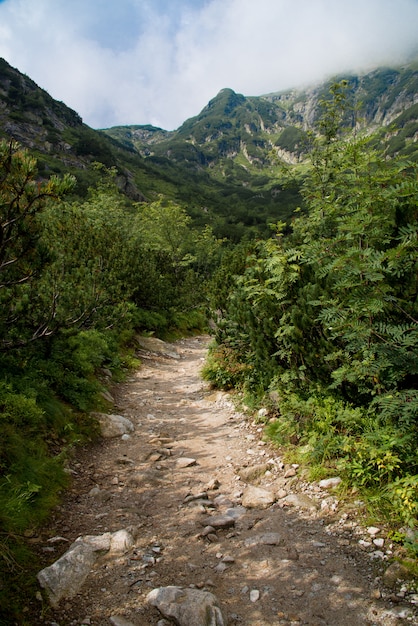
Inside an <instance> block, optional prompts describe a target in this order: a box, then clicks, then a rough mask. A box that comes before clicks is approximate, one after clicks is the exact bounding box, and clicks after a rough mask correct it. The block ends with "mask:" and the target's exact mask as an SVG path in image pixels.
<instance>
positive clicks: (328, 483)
mask: <svg viewBox="0 0 418 626" xmlns="http://www.w3.org/2000/svg"><path fill="white" fill-rule="evenodd" d="M340 482H341V478H340V477H339V476H335V477H334V478H324V480H320V481H319V486H320V487H321V489H333V488H334V487H336V486H337V485H339V484H340Z"/></svg>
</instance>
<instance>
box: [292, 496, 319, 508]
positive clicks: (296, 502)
mask: <svg viewBox="0 0 418 626" xmlns="http://www.w3.org/2000/svg"><path fill="white" fill-rule="evenodd" d="M286 504H287V505H290V506H296V507H298V508H300V509H305V510H308V511H312V510H316V509H318V503H317V502H316V501H315V500H312V498H310V497H309V496H307V495H305V494H304V493H291V494H289V495H288V496H286Z"/></svg>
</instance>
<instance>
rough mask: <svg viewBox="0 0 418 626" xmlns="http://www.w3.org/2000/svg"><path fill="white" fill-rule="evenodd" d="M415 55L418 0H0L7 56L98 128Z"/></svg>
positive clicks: (175, 117) (177, 116)
mask: <svg viewBox="0 0 418 626" xmlns="http://www.w3.org/2000/svg"><path fill="white" fill-rule="evenodd" d="M411 54H418V0H350V2H347V0H113V1H112V0H71V2H69V1H68V0H0V56H1V57H3V58H5V59H6V61H8V62H9V63H10V64H11V65H13V66H14V67H17V68H18V69H19V70H20V71H21V72H23V73H25V74H27V75H28V76H30V77H31V78H32V79H33V80H34V81H35V82H36V83H38V85H40V86H41V87H43V88H44V89H46V90H47V91H48V92H49V93H50V94H51V96H53V97H54V98H56V99H57V100H62V101H63V102H65V103H66V104H67V105H68V106H70V107H72V108H73V109H75V110H76V111H77V112H78V113H79V114H80V115H81V116H82V117H83V120H84V121H85V122H86V123H87V124H89V125H90V126H92V127H93V128H105V127H109V126H114V125H118V124H154V125H156V126H161V127H162V128H165V129H167V130H171V129H174V128H177V127H178V126H180V125H181V124H182V122H184V121H185V120H186V119H187V118H189V117H191V116H193V115H197V114H198V113H199V112H200V110H201V109H202V108H203V107H204V106H205V105H206V104H207V102H208V101H209V100H210V99H211V98H213V97H214V96H215V95H216V94H217V93H218V92H219V91H220V89H223V88H224V87H230V88H232V89H234V90H235V91H237V92H239V93H243V94H244V95H247V96H251V95H261V94H265V93H269V92H272V91H280V90H283V89H288V88H292V87H299V86H306V85H309V84H310V83H313V82H316V81H319V80H322V79H324V78H326V77H327V76H330V75H333V74H335V73H338V72H342V71H350V70H351V71H362V70H368V69H371V68H373V67H375V66H377V65H383V64H389V63H402V62H403V61H404V60H405V59H408V57H409V55H411Z"/></svg>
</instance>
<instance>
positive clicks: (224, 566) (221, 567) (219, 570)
mask: <svg viewBox="0 0 418 626" xmlns="http://www.w3.org/2000/svg"><path fill="white" fill-rule="evenodd" d="M227 567H228V566H227V564H226V563H222V561H221V562H220V563H218V564H217V566H216V567H214V570H215V572H217V573H218V574H222V573H223V572H224V571H225V570H226V569H227Z"/></svg>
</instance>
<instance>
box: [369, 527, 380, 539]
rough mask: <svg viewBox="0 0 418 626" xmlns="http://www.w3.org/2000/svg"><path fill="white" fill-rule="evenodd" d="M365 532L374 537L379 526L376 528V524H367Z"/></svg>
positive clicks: (378, 530)
mask: <svg viewBox="0 0 418 626" xmlns="http://www.w3.org/2000/svg"><path fill="white" fill-rule="evenodd" d="M367 532H368V533H369V535H371V536H372V537H374V536H375V535H377V534H378V533H380V528H376V526H369V528H368V529H367Z"/></svg>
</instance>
